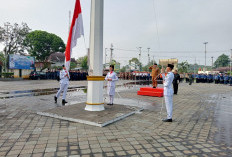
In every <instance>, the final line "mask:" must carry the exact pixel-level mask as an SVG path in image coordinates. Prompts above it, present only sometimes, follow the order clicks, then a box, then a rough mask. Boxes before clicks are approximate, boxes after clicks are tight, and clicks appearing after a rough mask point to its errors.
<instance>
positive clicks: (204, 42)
mask: <svg viewBox="0 0 232 157" xmlns="http://www.w3.org/2000/svg"><path fill="white" fill-rule="evenodd" d="M203 44H205V70H206V45H207V44H208V42H204V43H203Z"/></svg>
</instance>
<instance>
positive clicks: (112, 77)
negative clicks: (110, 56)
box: [105, 65, 118, 105]
mask: <svg viewBox="0 0 232 157" xmlns="http://www.w3.org/2000/svg"><path fill="white" fill-rule="evenodd" d="M105 80H106V81H108V82H107V94H108V95H109V96H110V103H109V104H107V105H113V103H114V95H115V82H116V81H118V77H117V74H116V73H115V72H114V65H110V72H108V74H107V75H106V77H105Z"/></svg>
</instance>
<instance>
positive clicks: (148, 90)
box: [137, 87, 164, 97]
mask: <svg viewBox="0 0 232 157" xmlns="http://www.w3.org/2000/svg"><path fill="white" fill-rule="evenodd" d="M137 95H145V96H154V97H163V96H164V89H163V88H152V87H141V88H140V90H139V91H138V92H137Z"/></svg>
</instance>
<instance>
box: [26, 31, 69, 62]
mask: <svg viewBox="0 0 232 157" xmlns="http://www.w3.org/2000/svg"><path fill="white" fill-rule="evenodd" d="M24 45H25V46H26V47H27V50H28V52H29V54H30V55H31V56H35V57H36V60H38V61H44V60H46V58H47V57H48V56H50V55H51V54H52V53H55V52H64V51H65V44H64V42H63V40H62V39H61V38H60V37H58V36H57V35H55V34H52V33H48V32H46V31H40V30H36V31H33V32H31V33H29V34H28V35H27V36H26V39H25V41H24Z"/></svg>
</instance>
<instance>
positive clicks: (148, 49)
mask: <svg viewBox="0 0 232 157" xmlns="http://www.w3.org/2000/svg"><path fill="white" fill-rule="evenodd" d="M150 49H151V48H147V52H148V54H147V55H148V63H147V64H149V63H150V52H149V51H150Z"/></svg>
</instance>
